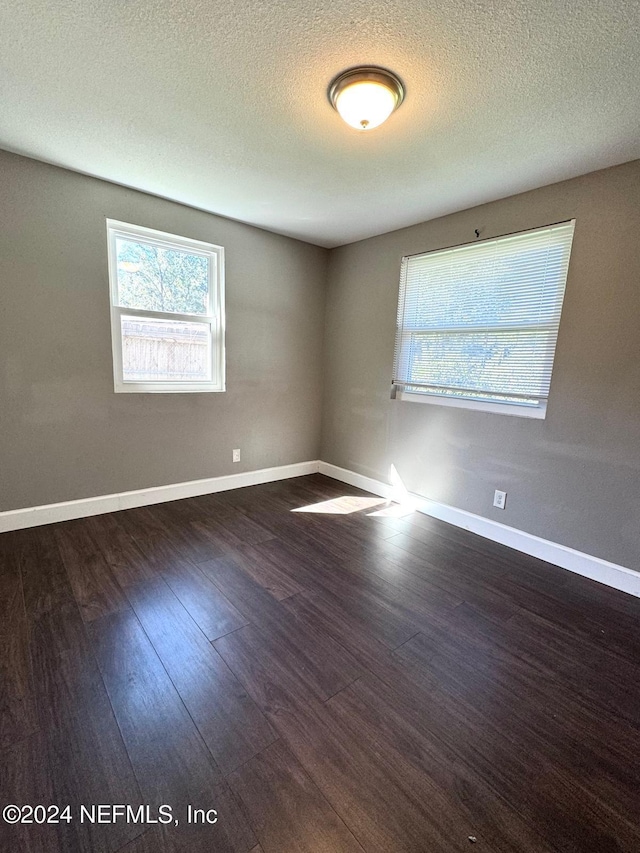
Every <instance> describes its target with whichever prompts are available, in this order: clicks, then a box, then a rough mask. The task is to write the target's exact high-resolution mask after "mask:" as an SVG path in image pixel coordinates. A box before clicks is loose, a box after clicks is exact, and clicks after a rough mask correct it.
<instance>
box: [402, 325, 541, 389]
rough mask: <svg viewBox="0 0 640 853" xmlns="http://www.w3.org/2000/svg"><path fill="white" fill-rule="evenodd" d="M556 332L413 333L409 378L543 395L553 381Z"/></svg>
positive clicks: (409, 337)
mask: <svg viewBox="0 0 640 853" xmlns="http://www.w3.org/2000/svg"><path fill="white" fill-rule="evenodd" d="M555 342H556V334H555V332H544V331H543V332H538V331H532V332H529V331H524V332H497V331H493V332H470V333H462V334H457V335H447V334H446V333H431V334H421V333H416V332H413V333H409V334H408V335H407V338H406V340H405V344H404V345H405V347H406V350H407V352H408V356H409V371H408V376H409V377H410V378H409V384H410V383H411V381H413V382H416V383H419V384H425V385H435V386H440V387H442V388H443V389H450V390H449V391H448V392H445V393H451V394H452V396H455V391H454V390H453V389H456V388H459V389H464V390H467V391H479V392H486V393H490V394H500V395H505V396H509V395H512V394H515V395H522V396H529V395H530V396H531V397H534V398H535V397H543V396H544V395H545V394H546V389H547V388H548V386H549V379H550V376H551V368H552V364H553V353H554V349H555Z"/></svg>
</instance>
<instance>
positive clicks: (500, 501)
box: [493, 489, 507, 509]
mask: <svg viewBox="0 0 640 853" xmlns="http://www.w3.org/2000/svg"><path fill="white" fill-rule="evenodd" d="M493 505H494V506H497V507H498V509H504V508H505V506H506V505H507V493H506V492H501V491H500V490H499V489H496V490H495V492H494V493H493Z"/></svg>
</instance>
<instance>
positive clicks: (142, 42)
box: [0, 0, 640, 246]
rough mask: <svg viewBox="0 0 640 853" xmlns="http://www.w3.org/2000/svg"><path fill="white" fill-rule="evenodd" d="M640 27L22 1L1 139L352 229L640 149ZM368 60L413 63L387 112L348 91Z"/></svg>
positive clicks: (305, 223)
mask: <svg viewBox="0 0 640 853" xmlns="http://www.w3.org/2000/svg"><path fill="white" fill-rule="evenodd" d="M639 33H640V3H639V2H638V0H579V2H578V0H403V2H400V0H384V2H381V0H366V2H363V0H329V1H328V2H320V0H251V2H248V0H241V2H235V3H234V2H232V0H225V2H222V0H55V2H51V0H1V2H0V98H1V112H0V147H4V148H7V149H9V150H12V151H17V152H18V153H23V154H26V155H28V156H31V157H35V158H39V159H42V160H46V161H49V162H52V163H57V164H60V165H62V166H66V167H69V168H71V169H77V170H79V171H82V172H86V173H88V174H92V175H97V176H99V177H102V178H106V179H108V180H111V181H116V182H118V183H121V184H125V185H127V186H131V187H136V188H139V189H142V190H146V191H148V192H151V193H155V194H157V195H160V196H165V197H167V198H171V199H176V200H178V201H182V202H185V203H187V204H190V205H194V206H196V207H200V208H203V209H205V210H209V211H213V212H215V213H220V214H223V215H226V216H230V217H233V218H236V219H240V220H244V221H246V222H251V223H253V224H256V225H260V226H263V227H265V228H268V229H271V230H273V231H278V232H281V233H284V234H290V235H292V236H296V237H301V238H303V239H306V240H309V241H311V242H314V243H319V244H321V245H326V246H334V245H339V244H342V243H347V242H350V241H353V240H356V239H360V238H362V237H367V236H370V235H373V234H379V233H381V232H384V231H390V230H393V229H395V228H400V227H402V226H404V225H409V224H412V223H415V222H420V221H422V220H425V219H429V218H431V217H434V216H438V215H441V214H443V213H449V212H452V211H454V210H459V209H461V208H464V207H469V206H471V205H474V204H478V203H481V202H483V201H488V200H491V199H495V198H500V197H502V196H506V195H510V194H512V193H515V192H519V191H522V190H526V189H530V188H532V187H536V186H540V185H542V184H547V183H552V182H554V181H558V180H561V179H563V178H568V177H572V176H574V175H578V174H582V173H584V172H588V171H591V170H593V169H597V168H600V167H604V166H609V165H613V164H615V163H621V162H624V161H627V160H632V159H635V158H637V157H640V137H639V134H638V129H639V126H640V99H639V83H640V36H639ZM355 64H374V65H384V66H387V67H389V68H391V69H392V70H393V71H395V72H396V73H397V74H399V75H400V76H401V77H402V79H403V80H404V82H405V84H406V89H407V97H406V100H405V102H404V104H403V105H402V107H401V109H400V110H399V111H398V112H397V113H395V114H394V115H393V116H392V117H391V119H390V120H389V121H388V122H387V123H386V124H385V125H384V126H382V127H381V128H378V129H376V130H373V131H371V132H370V133H364V134H363V133H359V132H358V131H355V130H352V129H351V128H349V127H347V126H346V125H345V124H344V123H343V122H342V121H341V120H340V118H339V117H338V115H337V113H335V112H334V111H333V110H332V108H331V107H330V106H329V104H328V102H327V99H326V88H327V84H328V83H329V81H330V80H331V78H332V77H333V76H334V75H335V74H336V73H338V72H339V71H342V70H343V69H345V68H347V67H349V66H351V65H355ZM0 192H1V188H0ZM143 224H144V223H143Z"/></svg>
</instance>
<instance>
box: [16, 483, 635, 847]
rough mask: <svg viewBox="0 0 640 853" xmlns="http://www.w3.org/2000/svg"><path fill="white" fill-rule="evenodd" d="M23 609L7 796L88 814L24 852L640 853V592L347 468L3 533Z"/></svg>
mask: <svg viewBox="0 0 640 853" xmlns="http://www.w3.org/2000/svg"><path fill="white" fill-rule="evenodd" d="M0 614H1V617H2V623H1V629H0V631H1V633H0V639H1V641H2V649H1V655H2V657H1V660H0V673H1V675H2V696H1V706H0V774H1V779H0V787H1V795H0V796H1V800H2V806H4V805H6V804H8V803H14V804H17V805H23V804H30V805H36V804H44V805H50V804H55V805H58V806H60V807H61V808H63V807H64V806H66V805H69V806H70V807H71V815H72V820H71V822H62V823H59V824H57V825H38V824H35V823H34V824H23V825H16V826H9V825H7V823H6V822H0V834H1V835H0V837H1V839H2V845H3V846H2V848H1V849H2V850H3V851H8V852H9V851H10V853H15V851H28V853H31V851H34V853H35V851H37V853H48V851H52V853H66V851H71V853H74V851H126V853H165V851H167V853H168V851H189V853H198V851H203V852H204V851H214V853H356V851H388V853H404V851H412V853H457V851H466V850H470V849H473V850H477V851H478V853H480V851H486V853H490V852H491V853H498V851H500V853H545V852H547V853H638V851H640V657H639V655H640V600H639V599H634V598H632V597H630V596H626V595H624V594H623V593H618V592H616V591H614V590H611V589H608V588H606V587H603V586H601V585H599V584H596V583H594V582H592V581H589V580H586V579H585V578H582V577H579V576H577V575H573V574H571V573H569V572H566V571H563V570H562V569H558V568H555V567H554V566H551V565H549V564H546V563H543V562H541V561H539V560H536V559H534V558H532V557H528V556H525V555H522V554H518V553H516V552H514V551H511V550H509V549H508V548H504V547H502V546H499V545H497V544H495V543H492V542H489V541H487V540H484V539H480V538H478V537H476V536H474V535H473V534H470V533H467V532H465V531H461V530H458V529H456V528H453V527H450V526H448V525H446V524H444V523H442V522H438V521H435V520H433V519H430V518H427V517H426V516H424V515H419V514H411V515H408V516H404V517H400V516H398V515H397V508H394V507H389V506H387V505H386V504H385V503H384V502H383V501H381V500H380V499H378V498H374V497H372V496H371V495H367V494H366V493H364V492H360V491H359V490H357V489H353V488H351V487H349V486H345V485H343V484H341V483H338V482H336V481H334V480H330V479H328V478H326V477H322V476H320V475H314V476H310V477H303V478H299V479H295V480H288V481H283V482H279V483H271V484H267V485H263V486H255V487H251V488H246V489H239V490H236V491H233V492H224V493H220V494H216V495H208V496H205V497H199V498H192V499H188V500H184V501H176V502H173V503H166V504H161V505H158V506H152V507H144V508H140V509H134V510H129V511H126V512H119V513H113V514H110V515H103V516H96V517H94V518H89V519H82V520H79V521H71V522H67V523H64V524H56V525H51V526H49V527H40V528H35V529H32V530H24V531H16V532H14V533H8V534H4V535H2V536H0ZM81 804H84V805H85V806H91V805H97V804H125V805H126V804H129V805H132V806H134V807H136V808H137V807H138V806H139V805H141V804H144V805H148V806H149V815H150V817H152V818H153V817H155V816H156V815H157V814H158V809H159V807H160V806H162V805H168V806H171V808H172V810H173V811H172V814H173V818H174V819H176V818H177V819H178V821H179V823H178V825H177V826H176V825H175V822H174V821H172V822H171V823H170V824H162V823H158V824H148V823H145V824H140V823H137V822H132V821H127V820H126V819H123V818H122V817H121V818H120V819H118V820H117V821H116V822H115V823H113V822H110V823H109V822H107V823H90V822H88V821H87V820H86V819H85V820H84V821H81V820H80V812H79V810H80V806H81ZM189 805H191V806H192V807H193V808H194V809H202V810H204V811H207V810H209V809H215V810H216V811H217V822H216V823H214V824H202V823H189V822H188V807H189ZM474 839H475V840H474Z"/></svg>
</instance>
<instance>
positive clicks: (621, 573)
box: [318, 462, 640, 597]
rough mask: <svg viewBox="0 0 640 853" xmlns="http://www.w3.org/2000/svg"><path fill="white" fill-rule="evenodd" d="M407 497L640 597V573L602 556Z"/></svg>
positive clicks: (377, 486)
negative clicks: (594, 555)
mask: <svg viewBox="0 0 640 853" xmlns="http://www.w3.org/2000/svg"><path fill="white" fill-rule="evenodd" d="M318 470H319V472H320V473H321V474H326V476H327V477H333V479H335V480H341V481H342V482H343V483H348V484H349V485H351V486H355V487H356V488H359V489H364V490H365V491H367V492H372V493H373V494H374V495H380V497H383V498H394V499H397V498H398V495H397V487H395V486H392V485H390V484H388V483H383V482H382V481H381V480H375V479H372V478H371V477H365V476H363V475H361V474H356V473H355V472H354V471H349V470H347V469H346V468H339V467H338V466H337V465H331V464H329V463H328V462H320V464H319V468H318ZM405 497H406V498H407V499H408V500H409V501H410V502H411V505H412V506H413V508H414V509H416V510H418V512H423V513H425V515H430V516H432V517H433V518H439V519H440V520H441V521H447V522H448V523H449V524H453V525H455V526H456V527H462V528H463V529H464V530H470V531H471V532H472V533H477V534H478V535H479V536H484V538H485V539H491V540H493V541H494V542H500V543H501V544H502V545H507V546H508V547H509V548H514V549H515V550H516V551H521V552H522V553H523V554H529V555H530V556H532V557H538V559H540V560H545V561H546V562H547V563H553V565H555V566H560V568H563V569H568V570H569V571H570V572H575V573H576V574H578V575H584V577H587V578H591V579H592V580H595V581H598V582H599V583H603V584H606V586H610V587H613V588H614V589H619V590H621V591H622V592H627V593H629V594H630V595H635V596H638V597H640V572H636V571H634V570H633V569H628V568H626V567H625V566H619V565H617V564H616V563H610V562H608V561H607V560H602V559H601V558H600V557H593V556H591V555H590V554H585V553H583V552H582V551H576V550H575V549H574V548H568V547H567V546H566V545H560V544H558V543H557V542H551V541H549V540H548V539H542V538H541V537H539V536H534V535H533V534H531V533H526V532H525V531H524V530H518V529H517V528H515V527H509V526H508V525H506V524H501V523H500V522H499V521H493V520H492V519H490V518H483V517H482V516H480V515H475V514H474V513H472V512H467V511H466V510H464V509H457V508H456V507H453V506H448V505H447V504H441V503H437V502H436V501H431V500H428V499H427V498H424V497H422V496H420V495H416V494H411V493H405Z"/></svg>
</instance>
